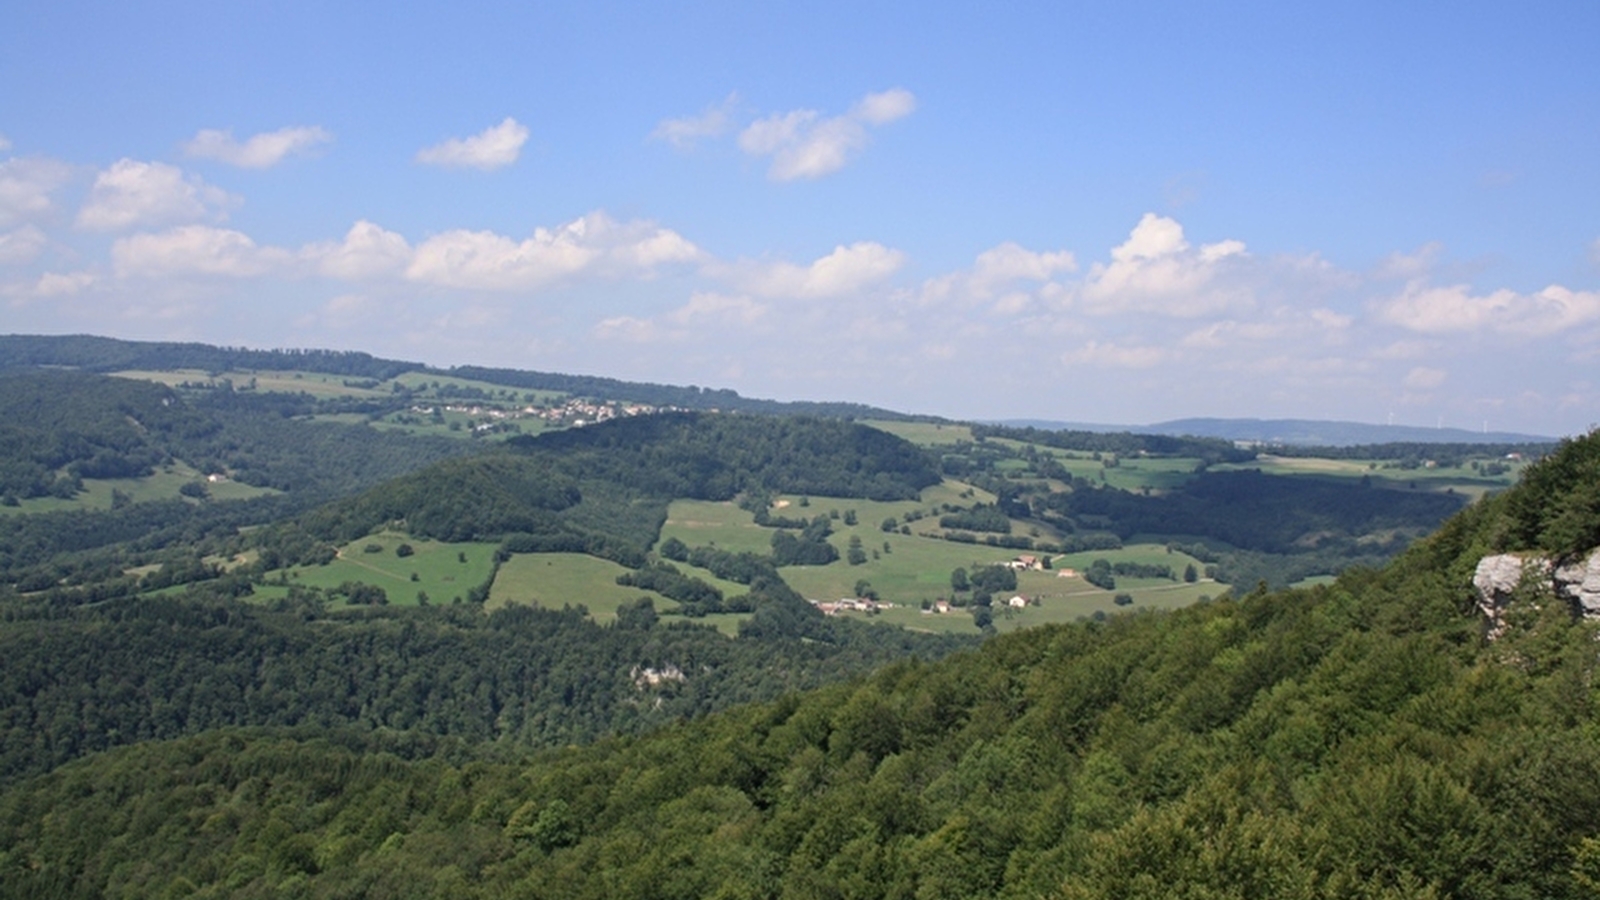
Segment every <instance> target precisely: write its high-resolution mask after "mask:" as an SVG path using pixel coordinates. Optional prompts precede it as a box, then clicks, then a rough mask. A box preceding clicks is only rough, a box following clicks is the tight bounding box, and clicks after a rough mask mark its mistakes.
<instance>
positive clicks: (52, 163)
mask: <svg viewBox="0 0 1600 900" xmlns="http://www.w3.org/2000/svg"><path fill="white" fill-rule="evenodd" d="M71 177H72V167H71V166H69V165H67V164H66V163H63V162H59V161H57V160H53V159H44V158H38V157H34V158H26V159H8V160H5V161H3V162H0V228H7V227H10V226H12V225H16V224H18V223H20V222H26V221H28V220H30V219H36V218H39V217H42V216H44V215H47V214H49V213H50V212H51V210H53V209H54V208H55V205H54V203H53V202H52V201H51V199H50V195H51V194H52V193H54V192H55V190H56V189H57V188H59V187H61V186H62V185H64V184H66V183H67V181H68V180H69V179H70V178H71Z"/></svg>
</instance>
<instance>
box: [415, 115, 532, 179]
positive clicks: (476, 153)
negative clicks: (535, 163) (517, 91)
mask: <svg viewBox="0 0 1600 900" xmlns="http://www.w3.org/2000/svg"><path fill="white" fill-rule="evenodd" d="M527 141H528V129H527V128H526V127H524V126H523V125H521V124H519V123H518V122H517V120H516V119H513V118H511V117H510V116H507V117H506V119H505V121H504V122H501V123H500V124H499V125H495V126H493V127H491V128H487V129H485V130H483V131H481V132H479V133H478V134H475V135H473V136H472V137H469V138H451V139H450V140H448V141H445V142H444V143H442V144H437V145H435V146H432V147H426V148H424V149H422V150H419V151H417V162H420V163H426V164H428V165H430V166H443V167H445V168H448V169H482V170H484V171H489V170H491V169H499V168H503V167H505V166H509V165H511V164H512V163H514V162H516V161H517V156H518V155H520V154H521V153H522V145H523V144H525V143H527Z"/></svg>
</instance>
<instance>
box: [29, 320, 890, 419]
mask: <svg viewBox="0 0 1600 900" xmlns="http://www.w3.org/2000/svg"><path fill="white" fill-rule="evenodd" d="M40 366H52V367H63V366H64V367H72V368H75V369H82V370H84V371H87V372H103V373H106V372H118V371H123V370H129V369H145V370H162V369H169V370H170V369H198V370H201V371H211V372H227V371H230V370H236V369H260V370H269V371H285V370H302V371H308V372H325V373H329V374H334V375H347V376H351V377H354V378H367V379H376V380H379V381H383V380H387V379H392V378H395V377H397V376H399V375H402V374H404V373H407V372H419V373H425V374H429V375H441V376H450V377H457V378H464V379H470V380H475V381H483V382H487V383H490V384H496V385H503V386H505V387H511V388H522V389H535V390H543V391H556V392H560V393H564V394H573V395H577V396H584V397H594V398H609V399H618V400H632V401H635V402H639V403H650V404H655V405H658V406H671V407H678V408H681V409H695V410H720V411H723V412H732V411H740V412H748V413H761V414H766V415H813V416H825V417H831V418H861V417H869V416H870V417H873V418H885V417H888V418H910V417H908V416H905V415H903V414H901V413H897V412H893V411H890V410H885V409H879V408H876V407H871V406H866V405H863V404H860V403H825V402H799V403H784V402H779V401H776V400H762V399H758V398H752V397H742V396H740V395H739V394H738V393H737V392H735V391H732V390H728V389H726V388H723V389H710V388H701V387H696V386H693V385H689V386H681V385H670V384H650V383H643V382H632V381H621V380H619V379H616V378H604V377H600V376H594V375H568V374H559V373H554V372H530V371H525V370H521V369H496V368H489V367H485V366H455V367H452V368H449V369H437V368H432V367H429V366H426V365H423V364H422V363H416V362H405V361H403V360H394V359H380V358H378V357H374V356H372V355H371V354H368V353H359V352H351V351H337V350H253V349H248V348H243V347H215V346H211V345H208V344H194V343H174V342H165V341H163V342H152V341H124V340H117V339H115V338H105V337H96V336H93V335H63V336H45V335H18V334H10V335H0V369H6V368H13V367H19V368H20V367H40Z"/></svg>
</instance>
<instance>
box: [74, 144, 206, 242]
mask: <svg viewBox="0 0 1600 900" xmlns="http://www.w3.org/2000/svg"><path fill="white" fill-rule="evenodd" d="M233 202H234V200H233V198H232V197H230V196H229V195H228V193H227V192H226V191H223V190H221V189H220V188H216V187H212V186H211V185H208V184H206V183H205V182H204V181H201V180H200V179H199V178H196V177H192V176H191V177H185V176H184V174H183V170H181V169H179V168H178V167H176V166H170V165H167V164H166V163H159V162H150V163H146V162H139V161H137V160H132V159H120V160H118V161H117V162H115V163H113V164H112V166H111V168H109V169H106V170H105V171H103V172H101V173H100V174H99V175H98V176H96V177H95V180H94V187H93V188H91V189H90V191H89V200H88V202H87V203H85V204H84V206H83V209H81V210H79V211H78V227H80V228H88V229H91V230H94V231H115V230H119V229H123V228H130V227H134V226H138V225H159V224H165V223H168V222H185V221H191V222H192V221H194V220H196V219H204V218H211V217H215V218H219V219H220V218H224V216H223V214H222V211H223V210H224V208H226V207H227V206H229V205H231V204H232V203H233Z"/></svg>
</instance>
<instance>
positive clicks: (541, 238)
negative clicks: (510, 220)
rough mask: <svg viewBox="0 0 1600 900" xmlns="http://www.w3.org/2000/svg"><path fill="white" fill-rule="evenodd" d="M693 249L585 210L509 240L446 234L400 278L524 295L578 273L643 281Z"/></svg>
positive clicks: (421, 250)
mask: <svg viewBox="0 0 1600 900" xmlns="http://www.w3.org/2000/svg"><path fill="white" fill-rule="evenodd" d="M701 256H702V253H701V251H700V250H699V248H697V247H695V246H694V244H692V243H690V242H689V241H687V240H685V239H684V238H683V237H682V236H681V235H679V234H677V233H676V232H674V231H671V230H669V229H665V228H661V227H659V226H657V225H655V224H654V223H651V222H646V221H632V222H621V223H619V222H615V221H613V220H612V219H611V218H610V217H608V216H607V215H605V214H604V213H600V212H596V213H590V214H589V215H587V216H584V217H583V218H581V219H576V220H574V221H572V222H568V223H567V224H565V225H562V226H560V227H558V228H554V229H546V228H540V229H538V230H536V231H535V232H534V233H533V237H530V238H528V239H527V240H523V241H514V240H512V239H511V238H508V237H505V236H503V235H499V234H495V233H493V232H488V231H466V230H456V231H447V232H445V233H444V234H440V235H436V236H434V237H431V238H429V239H427V240H426V241H423V242H422V243H421V244H420V245H418V247H417V249H416V253H415V255H414V256H413V258H412V262H411V265H410V267H409V268H408V269H407V270H406V277H408V278H410V279H412V280H415V281H422V282H427V283H429V284H437V285H441V286H446V287H458V288H468V289H472V290H490V291H517V290H531V289H534V288H539V287H542V286H545V285H547V284H550V283H552V282H556V281H560V280H562V279H565V278H568V277H572V276H576V275H578V274H580V273H582V274H595V275H601V276H607V277H623V276H635V277H648V276H650V275H652V274H653V273H654V271H655V270H656V269H657V268H659V267H660V266H663V265H667V264H673V263H686V262H694V261H696V260H698V259H700V258H701Z"/></svg>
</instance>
